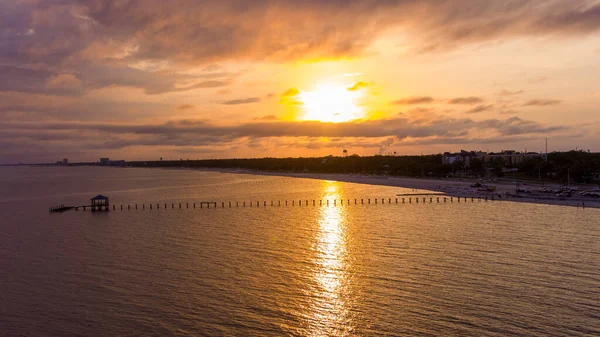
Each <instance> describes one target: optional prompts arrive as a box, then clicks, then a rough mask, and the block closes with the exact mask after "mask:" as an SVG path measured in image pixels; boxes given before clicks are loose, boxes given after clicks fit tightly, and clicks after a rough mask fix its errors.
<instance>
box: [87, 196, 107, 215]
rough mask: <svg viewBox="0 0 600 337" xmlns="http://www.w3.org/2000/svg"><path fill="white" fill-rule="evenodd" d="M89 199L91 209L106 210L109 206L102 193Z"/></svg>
mask: <svg viewBox="0 0 600 337" xmlns="http://www.w3.org/2000/svg"><path fill="white" fill-rule="evenodd" d="M90 200H91V202H92V210H99V211H100V210H107V211H108V207H109V206H110V203H109V200H108V197H105V196H103V195H97V196H95V197H93V198H92V199H90Z"/></svg>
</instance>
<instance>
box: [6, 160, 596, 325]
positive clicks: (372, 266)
mask: <svg viewBox="0 0 600 337" xmlns="http://www.w3.org/2000/svg"><path fill="white" fill-rule="evenodd" d="M402 192H404V190H403V189H399V188H391V187H382V186H367V185H358V184H348V183H337V182H328V181H321V180H309V179H295V178H280V177H268V176H251V175H235V174H223V173H215V172H200V171H188V170H150V169H147V170H145V169H109V168H58V167H57V168H0V335H1V336H138V335H139V336H171V335H177V336H203V335H208V336H441V335H459V336H506V335H515V336H549V335H554V336H599V335H600V211H599V210H594V209H589V210H588V209H586V210H581V209H577V208H567V207H560V206H546V205H534V204H518V203H512V202H493V203H492V202H489V203H485V202H481V203H470V202H469V203H464V202H463V203H460V204H459V203H456V202H454V203H452V204H450V203H447V204H444V203H440V204H435V203H434V204H426V205H424V204H422V203H421V204H415V203H412V204H408V203H407V204H404V205H403V204H400V205H395V204H393V205H388V204H387V200H386V204H385V205H381V204H379V205H362V206H361V205H353V204H352V205H346V203H344V206H340V205H339V202H338V205H337V206H336V207H333V200H334V199H337V200H340V199H346V200H347V199H355V198H358V199H360V198H365V199H366V198H376V197H377V198H386V199H387V198H395V194H396V193H402ZM96 194H105V195H108V196H109V197H110V198H111V202H112V203H113V204H116V205H120V204H125V205H127V204H135V203H137V204H139V205H140V209H139V210H138V211H133V210H132V211H126V210H125V211H111V212H89V211H87V212H82V211H79V212H75V211H72V212H67V213H63V214H49V213H48V207H49V206H51V205H54V204H83V203H86V200H88V199H89V198H90V197H93V196H95V195H96ZM300 199H301V200H311V202H310V203H311V204H312V200H313V199H316V200H319V199H323V200H325V199H329V200H331V203H332V204H331V205H330V206H329V207H327V206H323V207H318V206H316V207H313V206H308V207H307V206H305V204H303V205H302V206H301V207H299V206H297V200H300ZM204 200H214V201H219V205H220V202H221V201H226V202H229V201H232V202H234V203H235V201H239V202H240V204H241V202H243V201H246V202H250V201H251V200H252V201H255V202H256V201H260V202H261V207H259V208H256V207H253V208H249V207H246V208H237V209H236V208H235V207H234V208H232V209H229V208H225V209H221V208H219V209H206V208H204V209H202V210H200V209H192V208H190V209H185V206H183V209H174V210H173V209H168V210H165V209H163V206H164V203H168V204H171V203H176V207H177V205H178V203H179V202H181V203H183V204H184V205H185V203H186V202H187V203H193V202H198V201H204ZM271 200H274V201H275V204H277V200H282V201H284V200H289V201H290V202H291V200H296V205H295V206H294V207H292V206H291V205H290V206H288V207H287V208H286V207H285V206H282V207H267V208H264V207H263V206H262V205H263V201H267V202H268V203H270V201H271ZM142 203H145V204H146V205H148V204H149V203H154V204H156V203H160V204H161V209H159V210H156V209H153V210H149V209H146V210H144V211H142V210H141V204H142ZM190 205H191V204H190ZM317 205H318V202H317ZM117 207H119V206H117ZM146 207H147V206H146ZM190 207H191V206H190Z"/></svg>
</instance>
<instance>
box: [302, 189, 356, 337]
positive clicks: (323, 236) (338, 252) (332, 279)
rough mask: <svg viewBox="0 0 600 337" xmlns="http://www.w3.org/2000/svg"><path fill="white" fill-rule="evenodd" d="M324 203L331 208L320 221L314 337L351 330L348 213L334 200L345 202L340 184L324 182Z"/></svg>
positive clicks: (313, 317)
mask: <svg viewBox="0 0 600 337" xmlns="http://www.w3.org/2000/svg"><path fill="white" fill-rule="evenodd" d="M323 199H325V200H330V205H329V206H326V205H324V206H323V207H322V208H321V210H320V214H319V219H318V227H317V230H318V232H317V238H316V249H315V250H316V269H315V272H314V281H315V285H316V287H315V289H314V294H313V298H314V303H313V305H312V308H311V315H312V317H311V321H312V324H311V328H312V329H311V331H310V335H312V336H329V335H340V334H342V332H343V331H345V330H347V329H349V328H350V326H349V325H348V324H347V323H348V322H347V321H348V316H349V308H348V303H347V299H346V295H347V292H348V291H347V288H348V282H349V280H348V268H349V266H348V260H347V255H348V252H347V248H346V223H345V217H344V209H343V208H342V207H339V206H338V207H334V206H333V200H337V201H338V202H339V200H340V199H341V197H340V194H339V193H338V183H337V182H329V181H325V182H324V190H323Z"/></svg>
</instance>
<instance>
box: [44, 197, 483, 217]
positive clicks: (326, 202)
mask: <svg viewBox="0 0 600 337" xmlns="http://www.w3.org/2000/svg"><path fill="white" fill-rule="evenodd" d="M99 197H100V198H99ZM494 199H495V198H494V197H493V196H492V197H491V198H488V197H453V196H447V195H440V194H417V196H415V195H411V196H409V197H402V198H362V199H320V200H319V199H311V200H309V199H299V200H270V201H266V200H263V201H252V200H251V201H239V200H238V201H220V202H217V201H199V202H177V203H174V202H170V203H150V204H144V203H142V204H121V205H118V206H117V205H115V204H113V205H112V207H111V205H110V204H109V203H108V198H107V197H103V196H97V197H95V198H93V199H92V203H91V204H90V205H82V206H65V205H59V206H55V207H51V208H50V212H51V213H58V212H64V211H68V210H72V209H74V210H76V211H78V210H79V209H80V208H81V209H83V210H84V211H86V210H88V209H89V210H91V211H109V210H113V211H117V210H119V211H132V210H134V211H137V210H142V211H145V210H161V209H164V210H168V209H172V210H174V209H177V210H181V209H196V208H198V209H219V208H221V209H223V208H267V207H271V208H273V207H284V208H289V207H308V206H312V207H317V206H318V207H323V206H326V207H331V206H333V207H350V206H351V205H364V206H370V205H374V206H376V205H386V204H387V205H393V204H395V205H402V204H413V203H414V204H421V205H426V204H444V203H448V204H452V203H455V202H456V203H467V202H471V203H474V202H482V201H484V202H488V201H494ZM94 200H96V201H94ZM98 200H100V201H98Z"/></svg>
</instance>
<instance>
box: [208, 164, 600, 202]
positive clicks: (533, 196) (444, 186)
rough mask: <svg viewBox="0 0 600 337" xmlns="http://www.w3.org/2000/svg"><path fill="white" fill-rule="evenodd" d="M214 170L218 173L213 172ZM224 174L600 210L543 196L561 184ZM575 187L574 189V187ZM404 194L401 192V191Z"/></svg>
mask: <svg viewBox="0 0 600 337" xmlns="http://www.w3.org/2000/svg"><path fill="white" fill-rule="evenodd" d="M210 171H214V170H210ZM218 171H219V172H223V173H236V174H252V175H267V176H279V177H293V178H305V179H320V180H331V181H339V182H346V183H355V184H368V185H382V186H393V187H402V188H409V189H414V190H416V191H415V193H417V192H419V193H431V194H440V195H445V196H448V197H461V198H478V197H480V198H486V197H487V198H489V199H492V198H493V199H494V200H498V201H513V202H526V203H537V204H546V205H560V206H570V207H585V208H600V198H591V197H583V196H581V195H579V194H578V193H573V196H572V197H557V196H556V195H555V194H554V193H541V192H539V189H540V188H542V187H547V188H551V189H558V188H559V185H558V184H545V185H543V184H537V183H531V182H525V183H521V184H520V186H521V188H523V189H526V190H530V191H531V193H515V183H514V181H511V180H508V179H503V180H497V181H490V182H485V183H484V186H487V187H490V188H493V189H495V190H494V191H491V190H490V191H486V189H485V188H482V187H472V186H474V184H475V183H477V182H478V181H476V180H467V179H464V180H462V179H422V178H409V177H391V176H372V175H362V174H339V173H305V172H302V173H292V172H265V171H251V170H236V169H230V170H227V169H221V170H218ZM572 187H573V186H572ZM574 188H577V189H578V190H579V191H584V190H592V189H594V188H597V186H595V185H577V186H576V187H574ZM399 193H400V192H399Z"/></svg>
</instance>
